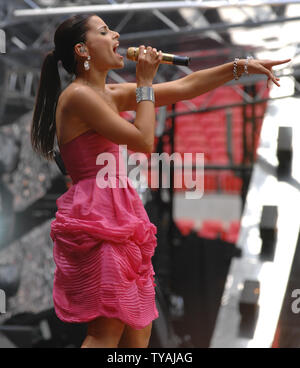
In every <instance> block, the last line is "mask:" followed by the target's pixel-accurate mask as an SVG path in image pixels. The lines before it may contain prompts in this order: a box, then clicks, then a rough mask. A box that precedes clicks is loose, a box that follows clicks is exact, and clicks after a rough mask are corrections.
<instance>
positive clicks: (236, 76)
mask: <svg viewBox="0 0 300 368" xmlns="http://www.w3.org/2000/svg"><path fill="white" fill-rule="evenodd" d="M239 60H240V59H239V58H237V57H236V58H235V59H234V62H233V76H234V79H235V80H238V79H239V78H240V77H239V76H238V74H237V62H238V61H239Z"/></svg>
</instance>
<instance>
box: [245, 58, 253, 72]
mask: <svg viewBox="0 0 300 368" xmlns="http://www.w3.org/2000/svg"><path fill="white" fill-rule="evenodd" d="M251 59H253V57H252V56H247V60H246V63H245V65H244V72H245V73H246V74H249V72H248V63H249V60H251Z"/></svg>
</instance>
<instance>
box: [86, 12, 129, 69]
mask: <svg viewBox="0 0 300 368" xmlns="http://www.w3.org/2000/svg"><path fill="white" fill-rule="evenodd" d="M87 25H88V31H87V33H86V42H85V43H86V46H87V47H88V53H89V55H90V56H91V60H90V63H91V65H93V66H94V67H95V68H96V69H97V70H100V71H105V70H108V69H117V68H123V67H124V61H123V57H122V56H121V55H119V54H118V53H117V52H116V47H117V46H118V45H119V37H120V35H119V33H118V32H114V31H111V30H110V29H109V28H108V26H107V25H106V23H105V22H104V21H103V20H102V19H101V18H100V17H97V16H92V17H90V18H89V20H88V22H87Z"/></svg>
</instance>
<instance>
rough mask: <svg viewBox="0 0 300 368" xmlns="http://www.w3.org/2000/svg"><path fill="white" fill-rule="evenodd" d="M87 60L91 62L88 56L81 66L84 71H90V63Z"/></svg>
mask: <svg viewBox="0 0 300 368" xmlns="http://www.w3.org/2000/svg"><path fill="white" fill-rule="evenodd" d="M89 60H91V57H90V55H89V56H88V58H87V60H86V61H85V62H84V64H83V66H84V69H85V70H90V63H89Z"/></svg>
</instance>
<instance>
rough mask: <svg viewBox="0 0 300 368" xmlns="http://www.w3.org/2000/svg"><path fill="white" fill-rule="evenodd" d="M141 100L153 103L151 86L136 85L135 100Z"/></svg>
mask: <svg viewBox="0 0 300 368" xmlns="http://www.w3.org/2000/svg"><path fill="white" fill-rule="evenodd" d="M141 101H152V102H153V103H155V98H154V89H153V87H137V89H136V102H137V103H139V102H141Z"/></svg>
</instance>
